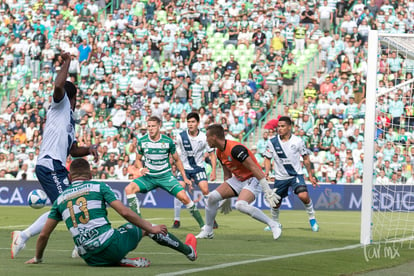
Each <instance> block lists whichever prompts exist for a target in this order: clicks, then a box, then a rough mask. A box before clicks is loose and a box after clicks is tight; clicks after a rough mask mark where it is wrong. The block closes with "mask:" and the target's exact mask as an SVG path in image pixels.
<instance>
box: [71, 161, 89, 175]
mask: <svg viewBox="0 0 414 276" xmlns="http://www.w3.org/2000/svg"><path fill="white" fill-rule="evenodd" d="M69 171H70V175H71V176H72V178H76V177H79V176H85V177H89V176H90V173H91V168H90V166H89V163H88V161H86V160H85V159H83V158H78V159H75V160H73V161H72V163H71V164H70V168H69Z"/></svg>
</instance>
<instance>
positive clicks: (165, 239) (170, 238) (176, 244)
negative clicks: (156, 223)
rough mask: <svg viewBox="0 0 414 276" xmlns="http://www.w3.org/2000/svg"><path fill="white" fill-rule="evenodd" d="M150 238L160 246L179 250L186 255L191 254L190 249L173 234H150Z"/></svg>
mask: <svg viewBox="0 0 414 276" xmlns="http://www.w3.org/2000/svg"><path fill="white" fill-rule="evenodd" d="M149 237H150V238H151V239H153V240H154V241H156V242H157V243H158V244H160V245H162V246H167V247H169V248H172V249H174V250H177V251H178V252H181V253H183V254H184V255H188V254H190V253H191V249H190V247H189V246H188V245H186V244H184V243H182V242H181V241H180V240H179V239H178V238H177V237H176V236H174V235H173V234H171V233H167V235H165V236H164V235H163V234H155V235H154V234H149Z"/></svg>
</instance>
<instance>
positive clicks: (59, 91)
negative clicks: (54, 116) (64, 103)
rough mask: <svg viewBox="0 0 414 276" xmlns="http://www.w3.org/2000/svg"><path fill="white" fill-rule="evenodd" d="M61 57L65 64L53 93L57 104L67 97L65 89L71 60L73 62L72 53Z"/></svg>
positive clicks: (57, 77) (57, 78)
mask: <svg viewBox="0 0 414 276" xmlns="http://www.w3.org/2000/svg"><path fill="white" fill-rule="evenodd" d="M61 57H62V59H63V64H62V65H61V66H60V67H61V69H60V72H59V74H58V75H57V76H56V80H55V90H54V92H53V100H54V101H55V102H59V101H60V100H62V99H63V97H64V96H65V90H64V88H63V87H64V85H65V82H66V79H67V77H68V70H69V65H70V60H71V56H70V53H63V54H62V56H61Z"/></svg>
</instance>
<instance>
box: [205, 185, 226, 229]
mask: <svg viewBox="0 0 414 276" xmlns="http://www.w3.org/2000/svg"><path fill="white" fill-rule="evenodd" d="M222 199H223V197H222V196H221V195H220V193H219V192H217V191H215V190H214V191H212V192H211V193H209V194H208V200H207V202H208V204H207V205H206V209H205V210H206V225H205V226H204V231H206V232H211V231H213V224H214V219H215V218H216V215H217V210H218V207H219V202H220V200H222Z"/></svg>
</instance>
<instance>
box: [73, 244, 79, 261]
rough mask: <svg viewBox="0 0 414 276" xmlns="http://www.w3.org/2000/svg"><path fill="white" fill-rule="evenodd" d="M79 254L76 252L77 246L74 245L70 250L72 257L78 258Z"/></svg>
mask: <svg viewBox="0 0 414 276" xmlns="http://www.w3.org/2000/svg"><path fill="white" fill-rule="evenodd" d="M79 257H80V256H79V253H78V248H77V247H76V246H75V248H73V251H72V258H74V259H76V258H79Z"/></svg>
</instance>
